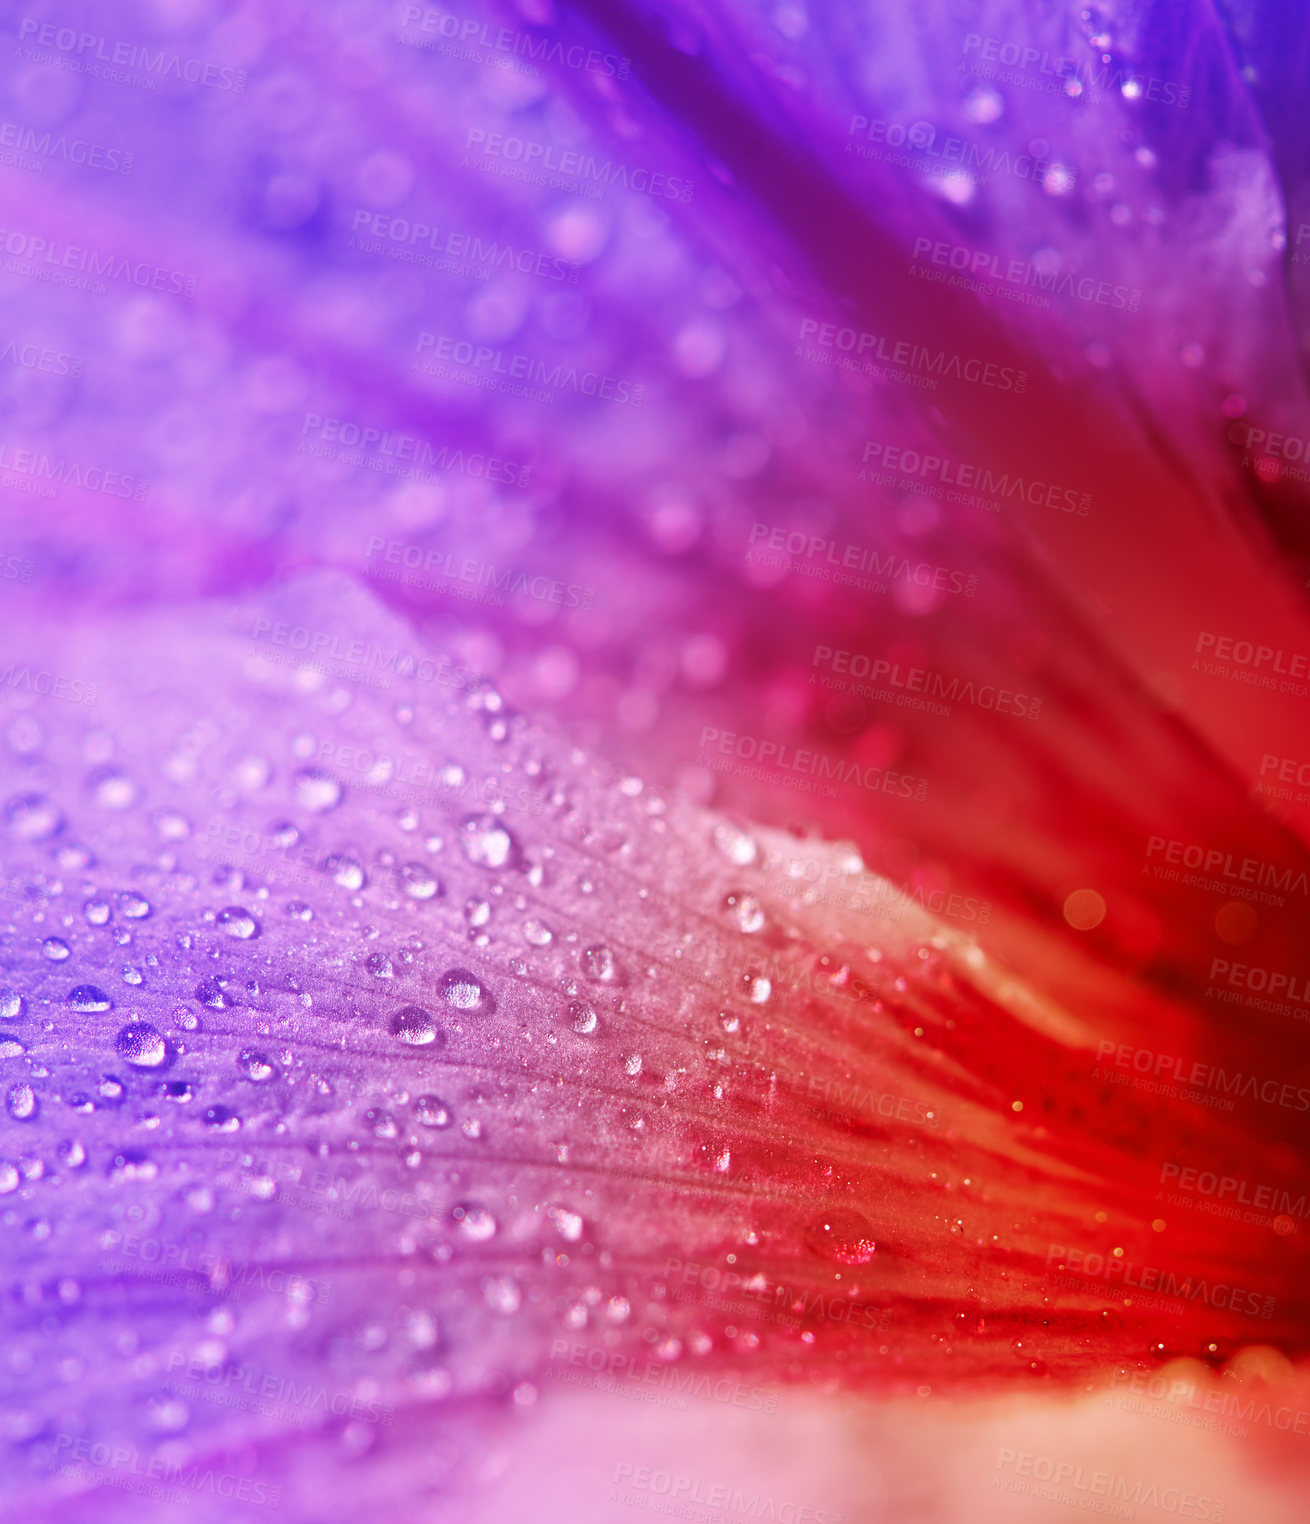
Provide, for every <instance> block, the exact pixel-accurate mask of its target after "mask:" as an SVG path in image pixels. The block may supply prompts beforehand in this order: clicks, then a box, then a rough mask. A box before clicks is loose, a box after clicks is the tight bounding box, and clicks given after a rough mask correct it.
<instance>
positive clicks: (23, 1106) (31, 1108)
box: [5, 1085, 36, 1122]
mask: <svg viewBox="0 0 1310 1524" xmlns="http://www.w3.org/2000/svg"><path fill="white" fill-rule="evenodd" d="M5 1106H6V1108H7V1110H8V1112H9V1115H10V1116H11V1117H13V1119H14V1121H15V1122H30V1121H31V1120H32V1118H33V1117H35V1116H36V1091H35V1090H33V1089H32V1087H31V1085H11V1086H10V1087H9V1093H8V1094H7V1095H6V1096H5Z"/></svg>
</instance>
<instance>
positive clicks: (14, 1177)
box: [0, 1159, 22, 1196]
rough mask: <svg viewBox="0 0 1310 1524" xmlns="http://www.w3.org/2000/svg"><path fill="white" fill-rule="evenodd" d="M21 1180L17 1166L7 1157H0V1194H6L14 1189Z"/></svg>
mask: <svg viewBox="0 0 1310 1524" xmlns="http://www.w3.org/2000/svg"><path fill="white" fill-rule="evenodd" d="M21 1181H22V1176H21V1175H20V1174H19V1173H18V1166H17V1165H15V1164H11V1163H10V1162H9V1160H8V1159H0V1196H8V1195H9V1193H10V1192H11V1191H16V1190H17V1189H18V1187H19V1185H20V1183H21Z"/></svg>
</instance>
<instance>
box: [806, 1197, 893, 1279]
mask: <svg viewBox="0 0 1310 1524" xmlns="http://www.w3.org/2000/svg"><path fill="white" fill-rule="evenodd" d="M806 1242H807V1243H808V1244H809V1246H810V1248H811V1249H813V1250H814V1252H815V1253H816V1254H819V1255H822V1256H823V1258H824V1259H831V1260H835V1261H836V1262H837V1264H839V1265H867V1264H868V1263H869V1261H870V1260H871V1259H872V1258H873V1256H874V1253H875V1251H876V1250H877V1247H878V1245H877V1243H876V1241H875V1239H874V1235H873V1224H872V1223H870V1222H869V1220H868V1219H867V1218H865V1217H861V1216H860V1214H859V1213H858V1212H852V1211H850V1210H848V1209H847V1208H845V1207H835V1208H834V1209H833V1210H832V1211H830V1212H824V1213H823V1214H822V1216H820V1217H816V1218H815V1219H814V1221H813V1222H812V1223H811V1224H810V1229H809V1232H808V1233H807V1235H806Z"/></svg>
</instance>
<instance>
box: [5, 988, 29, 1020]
mask: <svg viewBox="0 0 1310 1524" xmlns="http://www.w3.org/2000/svg"><path fill="white" fill-rule="evenodd" d="M26 1012H27V1001H26V1000H24V999H23V997H22V996H21V995H20V994H19V993H18V991H17V990H15V989H10V988H9V986H8V985H7V984H6V985H4V986H3V987H0V1021H18V1020H19V1019H20V1018H21V1017H22V1016H23V1015H25V1014H26Z"/></svg>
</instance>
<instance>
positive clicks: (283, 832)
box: [268, 820, 300, 851]
mask: <svg viewBox="0 0 1310 1524" xmlns="http://www.w3.org/2000/svg"><path fill="white" fill-rule="evenodd" d="M268 839H269V843H270V845H272V846H274V847H277V848H279V849H280V850H283V851H285V850H286V848H287V847H294V846H295V845H296V843H297V842H298V841H299V840H300V829H299V827H298V826H294V825H292V824H291V822H290V821H289V820H279V821H277V822H276V823H275V824H273V825H271V826H269V828H268Z"/></svg>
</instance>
